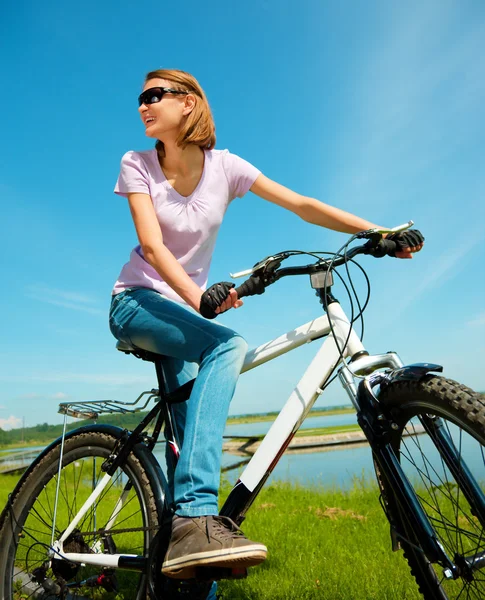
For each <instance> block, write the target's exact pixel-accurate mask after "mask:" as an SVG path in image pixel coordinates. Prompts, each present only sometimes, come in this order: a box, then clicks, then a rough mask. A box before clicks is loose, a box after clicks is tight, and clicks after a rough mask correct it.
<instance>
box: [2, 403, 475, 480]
mask: <svg viewBox="0 0 485 600" xmlns="http://www.w3.org/2000/svg"><path fill="white" fill-rule="evenodd" d="M350 423H355V414H353V413H351V414H344V415H330V416H321V417H311V418H309V419H307V420H306V422H305V423H304V426H306V428H313V427H324V426H332V425H347V424H350ZM271 424H272V423H271V422H259V423H248V424H245V425H230V426H228V427H227V428H226V431H225V435H258V434H262V433H265V432H267V431H268V429H269V428H270V426H271ZM450 429H451V434H452V436H453V437H454V438H455V434H456V432H457V431H458V430H457V429H456V428H454V429H453V427H451V428H450ZM407 440H408V441H407V445H408V447H409V448H410V450H409V453H408V454H409V455H414V451H415V450H416V443H419V444H420V445H421V446H422V448H423V451H424V452H425V454H426V455H428V456H429V457H432V456H433V453H434V454H435V459H433V458H430V459H429V460H430V461H432V463H434V465H435V466H436V467H438V466H440V465H439V457H438V456H437V455H436V451H435V449H434V446H433V444H432V442H431V440H430V439H429V438H428V436H418V437H416V438H407ZM413 440H419V442H416V441H413ZM455 441H456V440H455ZM457 447H458V444H457ZM460 448H461V451H462V453H463V457H464V460H465V462H466V463H467V464H468V466H469V467H470V468H471V469H472V471H473V472H474V473H475V474H479V476H480V477H482V475H483V476H484V478H485V467H484V461H485V458H484V456H483V454H482V452H480V449H479V447H478V445H477V444H476V442H475V441H474V440H473V439H471V438H469V437H468V439H466V438H465V437H464V438H463V441H462V442H461V443H460ZM22 450H29V451H32V450H38V451H39V452H40V451H41V450H42V447H38V448H24V449H22V448H16V449H15V450H14V451H13V452H14V453H17V452H21V451H22ZM7 452H8V451H7ZM7 452H5V453H2V454H3V456H5V457H6V454H7ZM154 454H155V456H156V457H157V459H158V460H159V462H160V463H161V464H162V465H163V464H164V444H157V446H156V448H155V452H154ZM249 458H250V457H248V458H247V459H246V458H245V457H243V456H237V455H233V454H229V453H224V455H223V459H222V466H223V469H225V468H226V469H227V468H228V467H231V466H235V465H238V466H237V467H235V468H233V469H231V470H227V471H225V472H224V474H223V477H224V478H226V479H227V480H228V481H229V482H230V483H231V484H234V483H235V482H236V481H237V479H238V477H239V476H240V475H241V473H242V472H243V470H244V468H245V465H246V464H247V462H248V459H249ZM407 464H409V461H408V463H407ZM430 464H431V463H430ZM418 467H419V468H420V469H421V470H422V471H424V470H425V469H426V468H427V466H426V465H424V464H419V463H418ZM411 471H412V472H413V473H415V472H416V469H415V468H412V469H411ZM277 480H279V481H290V482H293V483H299V484H303V485H324V486H325V487H334V486H335V487H339V488H341V489H349V488H351V487H352V486H353V485H354V482H355V481H356V480H368V481H375V474H374V468H373V462H372V455H371V451H370V448H369V446H368V445H367V444H364V443H363V444H357V445H348V446H340V447H328V448H325V449H317V450H313V451H309V452H305V453H303V452H299V453H291V452H290V453H288V452H287V453H285V454H284V455H283V456H282V457H281V459H280V461H279V463H278V464H277V465H276V467H275V469H274V471H273V473H272V474H271V476H270V479H269V481H277Z"/></svg>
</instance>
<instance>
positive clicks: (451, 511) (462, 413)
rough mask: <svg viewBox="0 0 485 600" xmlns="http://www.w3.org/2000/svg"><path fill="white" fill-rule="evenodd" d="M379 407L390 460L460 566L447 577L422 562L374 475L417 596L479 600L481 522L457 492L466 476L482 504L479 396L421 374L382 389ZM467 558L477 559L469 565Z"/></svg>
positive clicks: (484, 536)
mask: <svg viewBox="0 0 485 600" xmlns="http://www.w3.org/2000/svg"><path fill="white" fill-rule="evenodd" d="M379 403H380V405H381V407H382V410H383V412H385V414H386V415H387V416H388V417H389V418H390V419H391V420H392V423H393V429H392V433H391V445H392V447H393V450H394V452H395V454H396V457H397V458H398V460H399V461H400V463H401V467H402V468H403V470H404V473H405V474H406V476H407V478H408V480H409V481H410V483H411V484H412V486H413V488H414V491H415V494H416V496H417V498H418V500H419V501H420V503H421V506H422V508H423V509H424V511H425V512H426V514H427V516H428V519H429V521H430V523H431V525H432V527H433V529H434V532H435V535H436V537H437V539H438V540H439V542H440V543H441V545H442V547H443V548H444V549H445V551H446V553H447V555H448V557H450V558H451V560H452V561H453V563H454V564H455V565H458V567H459V568H458V569H457V572H456V573H455V575H453V574H452V573H451V572H450V571H449V570H447V569H445V568H444V566H443V565H439V564H436V563H431V562H430V561H429V560H428V559H427V558H426V556H425V554H424V552H423V551H422V550H421V546H420V540H419V539H417V536H416V535H415V534H414V532H413V531H412V529H411V527H410V524H409V521H408V519H407V516H406V514H405V511H404V510H402V509H401V508H400V506H399V505H398V502H397V500H396V498H395V496H394V493H393V490H392V488H391V487H390V485H389V484H388V482H387V481H386V479H385V478H384V477H383V476H382V474H381V473H379V470H378V469H377V475H378V480H379V485H380V487H381V492H382V496H383V502H384V508H385V510H386V513H387V516H388V517H389V520H390V522H391V526H392V529H393V535H394V539H395V540H397V541H399V543H400V546H401V547H402V549H403V550H404V555H405V557H406V559H407V560H408V563H409V565H410V567H411V572H412V574H413V575H414V577H415V579H416V582H417V584H418V586H419V589H420V591H421V593H422V594H423V596H424V597H425V598H426V599H427V600H446V599H455V600H457V599H458V598H460V599H461V598H476V599H478V598H481V599H483V598H485V566H481V565H482V563H485V560H483V558H484V557H485V530H484V525H485V518H483V514H481V515H479V514H477V510H476V509H474V508H472V506H471V504H470V503H469V501H468V500H467V497H466V496H467V494H466V493H465V491H464V487H465V484H464V482H465V483H466V481H468V480H469V479H470V477H471V478H472V479H473V480H474V481H475V482H476V483H477V484H478V485H477V489H476V493H477V495H478V496H479V497H481V500H482V501H483V502H484V503H485V397H484V396H482V395H480V394H477V393H475V392H473V391H472V390H470V389H469V388H466V387H465V386H462V385H460V384H458V383H456V382H455V381H451V380H448V379H444V378H442V377H438V376H434V375H428V376H426V377H425V378H423V379H422V380H420V381H400V382H394V383H391V384H390V385H389V386H388V387H387V388H385V389H384V390H383V391H381V393H380V395H379ZM427 425H430V426H431V429H428V428H427ZM435 428H441V429H440V431H441V432H442V434H443V435H444V437H445V438H446V440H448V441H450V442H451V449H452V455H453V457H454V459H453V461H452V464H451V468H450V464H449V463H447V462H446V460H445V459H444V456H443V451H442V450H441V451H440V450H438V448H439V447H440V444H437V443H436V438H435V437H434V432H435V431H436V429H435ZM465 465H466V467H467V468H466V467H465ZM465 473H466V475H465ZM467 478H468V479H467ZM468 497H469V496H468ZM473 557H475V558H476V559H480V560H479V561H478V562H477V561H475V565H474V566H473V567H470V559H471V558H473Z"/></svg>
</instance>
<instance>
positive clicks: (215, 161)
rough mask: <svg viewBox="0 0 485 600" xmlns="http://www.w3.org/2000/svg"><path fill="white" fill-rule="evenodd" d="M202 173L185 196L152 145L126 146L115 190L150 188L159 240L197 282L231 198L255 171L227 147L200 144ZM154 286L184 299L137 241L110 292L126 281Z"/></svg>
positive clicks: (201, 281) (202, 280)
mask: <svg viewBox="0 0 485 600" xmlns="http://www.w3.org/2000/svg"><path fill="white" fill-rule="evenodd" d="M204 152H205V161H204V170H203V172H202V177H201V178H200V181H199V183H198V185H197V187H196V188H195V190H194V191H193V192H192V194H190V196H187V197H185V196H181V195H180V194H179V193H178V192H176V191H175V190H174V188H173V187H172V186H171V185H170V183H169V182H168V181H167V178H166V177H165V175H164V173H163V171H162V169H161V168H160V164H159V162H158V156H157V151H156V150H155V149H153V150H146V151H144V152H133V151H130V152H127V153H126V154H125V155H124V156H123V158H122V159H121V171H120V175H119V177H118V181H117V182H116V186H115V189H114V191H115V193H116V194H119V195H120V196H124V197H126V196H127V194H128V193H130V192H141V193H143V194H149V195H150V197H151V199H152V202H153V206H154V207H155V212H156V214H157V218H158V222H159V224H160V229H161V230H162V235H163V243H164V244H165V246H166V247H167V248H168V249H169V250H170V252H172V254H173V255H174V256H175V258H176V259H177V260H178V262H179V263H180V264H181V265H182V267H183V268H184V269H185V271H186V272H187V274H188V275H189V277H190V278H191V279H192V280H193V281H194V282H195V283H196V284H197V285H198V286H199V287H200V288H201V289H203V290H204V289H205V288H206V287H207V280H208V276H209V267H210V263H211V259H212V253H213V251H214V246H215V243H216V238H217V234H218V232H219V228H220V226H221V223H222V219H223V217H224V214H225V212H226V210H227V207H228V206H229V203H230V202H231V200H234V198H236V196H237V197H239V198H240V197H242V196H244V194H246V192H248V190H249V188H250V187H251V186H252V185H253V183H254V182H255V180H256V178H257V177H258V175H259V174H260V171H258V169H256V167H254V166H253V165H251V164H250V163H248V162H247V161H245V160H243V159H242V158H240V157H239V156H236V155H235V154H231V153H230V152H229V151H228V150H205V151H204ZM135 286H137V287H145V288H151V289H154V290H157V291H158V292H160V293H161V294H163V295H164V296H166V297H167V298H170V299H171V300H175V301H176V302H181V303H184V304H185V301H184V300H183V299H182V298H181V297H180V296H179V295H178V294H176V293H175V291H174V290H173V289H172V288H171V287H170V286H169V285H168V284H167V283H165V281H163V279H162V278H161V277H160V275H159V274H158V273H157V272H156V271H155V269H154V268H153V267H152V266H151V265H150V264H149V263H148V262H147V261H146V260H145V259H144V257H143V252H142V249H141V247H140V246H136V248H134V249H133V251H132V252H131V255H130V260H129V261H128V262H127V263H126V264H125V266H124V267H123V269H122V270H121V273H120V275H119V277H118V280H117V282H116V283H115V286H114V288H113V292H112V293H113V295H115V294H119V293H120V292H122V291H124V290H126V289H127V288H130V287H135Z"/></svg>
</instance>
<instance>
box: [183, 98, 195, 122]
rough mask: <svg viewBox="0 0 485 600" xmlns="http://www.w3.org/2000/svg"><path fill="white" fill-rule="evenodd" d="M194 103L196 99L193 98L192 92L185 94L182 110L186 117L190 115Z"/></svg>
mask: <svg viewBox="0 0 485 600" xmlns="http://www.w3.org/2000/svg"><path fill="white" fill-rule="evenodd" d="M195 103H196V99H195V95H194V94H186V95H185V96H184V110H183V112H182V114H183V115H184V117H186V116H187V115H190V113H191V112H192V111H193V109H194V106H195Z"/></svg>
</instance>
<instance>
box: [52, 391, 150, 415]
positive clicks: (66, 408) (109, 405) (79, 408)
mask: <svg viewBox="0 0 485 600" xmlns="http://www.w3.org/2000/svg"><path fill="white" fill-rule="evenodd" d="M144 396H147V397H146V398H145V401H144V403H143V404H142V402H143V400H142V399H143V397H144ZM153 399H155V401H156V402H158V401H159V400H160V392H159V390H156V389H153V390H150V391H146V392H142V393H141V394H140V395H139V396H138V398H137V399H136V400H134V401H133V402H121V400H87V401H84V402H62V403H61V404H59V410H58V413H59V414H61V415H68V416H69V417H75V418H76V419H94V420H96V419H97V418H98V417H99V415H104V414H122V415H125V414H127V413H137V412H140V411H142V410H144V409H145V408H146V407H147V406H148V404H149V402H150V401H151V400H153ZM138 404H140V406H137V405H138Z"/></svg>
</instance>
